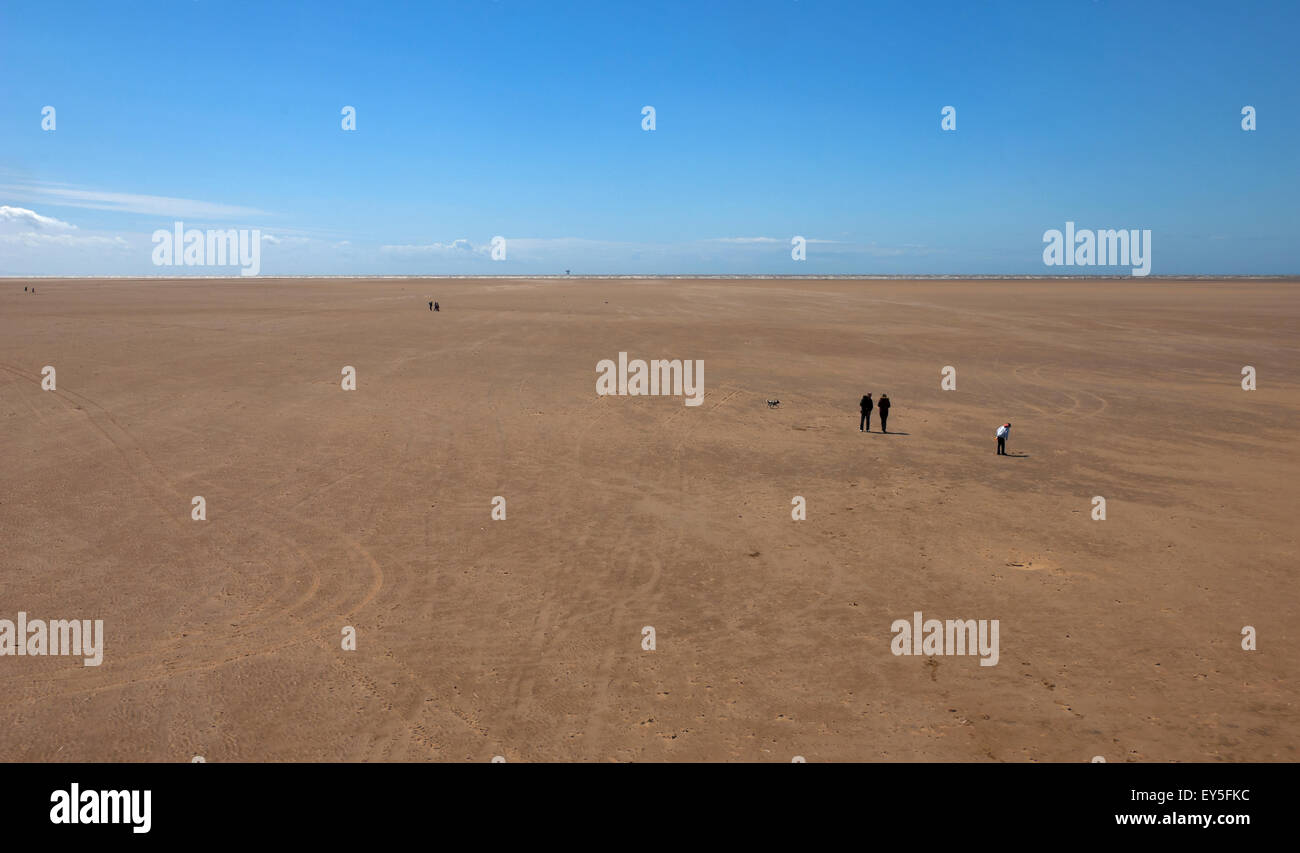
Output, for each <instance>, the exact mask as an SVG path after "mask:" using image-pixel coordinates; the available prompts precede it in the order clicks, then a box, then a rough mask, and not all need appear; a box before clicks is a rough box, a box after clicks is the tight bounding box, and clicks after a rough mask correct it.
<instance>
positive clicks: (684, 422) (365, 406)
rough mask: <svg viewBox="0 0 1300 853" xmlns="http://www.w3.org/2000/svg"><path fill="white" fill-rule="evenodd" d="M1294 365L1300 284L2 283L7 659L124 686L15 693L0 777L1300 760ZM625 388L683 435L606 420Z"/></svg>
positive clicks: (78, 681) (64, 683) (50, 675)
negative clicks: (659, 391) (660, 386)
mask: <svg viewBox="0 0 1300 853" xmlns="http://www.w3.org/2000/svg"><path fill="white" fill-rule="evenodd" d="M30 284H34V285H35V287H36V288H37V292H36V293H34V294H33V293H25V292H24V291H23V287H24V286H25V285H30ZM431 300H437V301H438V302H439V307H440V309H441V310H440V311H438V312H436V313H435V312H432V311H430V310H428V308H427V303H428V302H429V301H431ZM1297 329H1300V290H1298V289H1297V282H1294V281H1223V282H1216V281H1187V282H1179V281H1169V280H1155V279H1153V280H1144V281H1138V280H1134V279H1124V280H1115V281H987V280H985V281H847V280H816V281H793V280H781V279H775V280H672V281H665V280H639V281H638V280H583V279H572V280H545V281H529V280H523V279H517V280H492V279H474V280H417V279H391V280H364V279H356V280H346V279H340V280H311V279H294V280H275V279H264V278H257V279H230V280H184V279H181V280H139V281H137V280H35V281H34V282H33V281H23V280H16V279H8V280H4V281H2V282H0V423H2V424H3V433H4V449H5V452H4V454H3V456H2V457H0V460H2V461H0V537H2V538H3V548H2V549H0V602H3V603H4V607H3V610H2V611H0V618H4V619H9V620H16V619H17V617H18V613H19V612H20V611H21V612H23V613H24V614H26V617H27V618H29V619H48V620H53V619H69V620H71V619H78V620H81V619H85V620H103V632H104V647H103V650H102V651H103V660H102V663H101V664H100V665H98V666H86V665H84V664H83V661H82V659H81V658H74V657H69V656H52V655H46V656H39V655H36V656H33V655H24V656H18V655H12V656H3V657H0V687H2V689H0V760H3V761H10V762H12V761H90V762H100V761H169V762H174V761H189V760H191V758H192V757H193V756H203V757H204V758H205V759H206V760H207V761H214V762H215V761H258V762H261V761H471V762H486V761H489V760H491V759H492V758H493V757H494V756H504V757H505V759H506V760H507V761H510V762H516V761H602V762H604V761H763V762H766V761H778V762H789V761H791V760H792V759H793V758H794V757H795V756H803V757H805V758H806V760H807V761H809V762H830V761H872V762H874V761H961V762H983V761H1005V762H1027V761H1038V762H1044V761H1062V762H1087V761H1089V760H1091V759H1092V757H1093V756H1102V757H1104V758H1105V760H1106V761H1108V762H1124V761H1144V762H1171V761H1177V762H1187V761H1210V762H1219V761H1296V760H1297V759H1300V755H1297V748H1296V743H1297V733H1298V728H1300V725H1298V724H1297V715H1296V702H1297V688H1296V686H1295V681H1294V677H1293V676H1294V673H1295V672H1296V669H1297V663H1298V660H1297V654H1296V641H1297V638H1296V633H1295V632H1296V627H1295V626H1296V624H1297V615H1298V614H1297V601H1298V599H1300V597H1298V596H1297V593H1298V592H1300V585H1298V584H1297V578H1296V557H1297V551H1298V549H1297V542H1296V523H1295V515H1296V507H1297V506H1300V461H1298V460H1300V457H1298V456H1297V453H1296V439H1297V435H1298V432H1300V430H1298V429H1297V426H1296V423H1297V415H1300V373H1298V372H1297V370H1298V365H1300V339H1298V338H1297ZM619 353H627V354H628V357H629V358H640V359H683V360H685V359H691V360H697V361H699V360H702V361H703V362H704V365H705V368H704V372H703V399H702V404H701V405H698V406H687V405H685V404H684V401H683V398H682V397H681V396H673V395H663V396H617V395H614V396H597V394H596V391H595V382H596V376H597V374H596V370H597V368H596V366H597V364H598V362H600V361H601V360H602V359H617V358H618V357H619ZM47 365H48V366H52V367H54V368H55V371H56V387H55V389H54V390H44V389H43V388H42V369H43V368H44V367H46V366H47ZM1245 366H1251V367H1253V368H1254V369H1255V372H1256V376H1257V389H1256V390H1253V391H1246V390H1243V388H1242V369H1243V367H1245ZM345 367H353V368H355V375H356V390H355V391H349V390H344V389H343V388H342V387H341V379H342V371H343V369H344V368H345ZM945 367H951V368H954V371H955V374H954V375H955V385H956V387H955V390H943V389H942V388H941V379H942V378H943V371H944V368H945ZM868 392H871V393H872V394H873V395H874V397H875V398H877V399H878V398H879V397H880V395H881V394H882V393H887V394H888V395H889V397H890V399H891V400H892V402H893V407H892V410H891V414H890V420H889V427H890V433H889V434H882V433H881V432H880V426H879V420H878V417H876V416H873V418H872V431H871V432H870V433H863V432H861V431H859V429H858V423H859V414H858V400H859V398H860V397H861V396H862V395H863V394H865V393H868ZM768 400H779V401H780V405H779V406H778V407H775V408H773V407H769V406H768V405H766V401H768ZM1004 422H1011V423H1012V424H1013V429H1012V433H1011V439H1010V441H1009V443H1008V450H1009V452H1010V455H1008V456H1005V457H1003V456H997V455H995V440H994V431H995V430H996V428H997V427H998V425H999V424H1002V423H1004ZM196 496H200V497H202V498H203V501H204V505H205V508H206V519H205V520H198V521H196V520H194V519H193V518H192V512H193V499H194V498H195V497H196ZM796 496H797V497H801V498H803V499H804V502H805V504H806V518H804V519H802V520H795V519H793V518H792V501H793V500H794V499H795V498H796ZM1098 496H1100V497H1104V498H1105V502H1106V503H1105V506H1106V518H1105V520H1100V521H1099V520H1094V518H1093V515H1094V501H1093V499H1094V497H1098ZM497 497H501V498H503V499H504V506H505V518H504V519H494V518H493V501H494V498H497ZM916 612H921V613H923V614H924V616H925V618H926V619H929V618H935V619H940V620H945V619H961V620H967V619H973V620H998V623H999V626H1000V633H999V638H1000V649H999V657H998V660H997V663H996V665H989V666H981V665H980V659H979V657H977V656H973V655H969V654H968V655H952V654H930V655H927V654H922V655H896V654H894V653H893V652H892V651H891V640H892V639H893V636H894V635H893V634H892V633H891V624H892V623H894V622H895V620H900V619H903V620H911V619H912V617H913V614H914V613H916ZM647 626H648V627H652V628H653V629H654V649H653V650H649V649H646V648H643V628H645V627H647ZM1246 626H1250V627H1251V628H1253V629H1254V630H1255V632H1256V633H1257V643H1258V647H1257V649H1255V650H1244V649H1243V648H1242V640H1243V636H1242V631H1243V628H1245V627H1246ZM346 627H351V628H353V629H355V643H356V647H355V650H348V649H344V648H343V647H342V640H343V632H344V629H345V628H346Z"/></svg>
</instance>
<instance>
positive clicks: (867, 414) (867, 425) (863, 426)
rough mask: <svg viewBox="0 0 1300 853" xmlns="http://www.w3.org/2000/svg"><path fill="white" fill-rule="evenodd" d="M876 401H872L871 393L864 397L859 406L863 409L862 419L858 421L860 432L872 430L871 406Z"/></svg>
mask: <svg viewBox="0 0 1300 853" xmlns="http://www.w3.org/2000/svg"><path fill="white" fill-rule="evenodd" d="M874 405H875V403H873V402H871V395H870V394H868V395H867V396H865V397H863V398H862V402H861V403H859V404H858V407H859V408H861V409H862V419H861V420H859V421H858V432H871V407H872V406H874Z"/></svg>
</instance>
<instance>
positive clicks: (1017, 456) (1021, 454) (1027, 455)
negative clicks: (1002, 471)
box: [1003, 453, 1029, 459]
mask: <svg viewBox="0 0 1300 853" xmlns="http://www.w3.org/2000/svg"><path fill="white" fill-rule="evenodd" d="M1003 455H1004V456H1014V457H1016V458H1017V459H1028V458H1029V454H1028V453H1005V454H1003Z"/></svg>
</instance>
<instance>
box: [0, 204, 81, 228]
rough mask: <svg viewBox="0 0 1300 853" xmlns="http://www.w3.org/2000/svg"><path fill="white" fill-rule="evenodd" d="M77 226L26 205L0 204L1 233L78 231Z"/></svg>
mask: <svg viewBox="0 0 1300 853" xmlns="http://www.w3.org/2000/svg"><path fill="white" fill-rule="evenodd" d="M76 230H77V226H75V225H73V224H72V223H70V222H64V221H63V220H62V219H55V218H54V217H53V216H42V215H41V214H39V213H37V212H36V211H34V210H28V209H27V208H25V207H10V206H8V205H0V233H14V232H16V231H41V232H51V231H53V232H60V231H76Z"/></svg>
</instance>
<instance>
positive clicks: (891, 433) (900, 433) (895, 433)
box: [881, 429, 911, 435]
mask: <svg viewBox="0 0 1300 853" xmlns="http://www.w3.org/2000/svg"><path fill="white" fill-rule="evenodd" d="M881 435H911V433H910V432H899V431H898V430H896V429H891V430H890V431H889V432H882V433H881Z"/></svg>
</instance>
